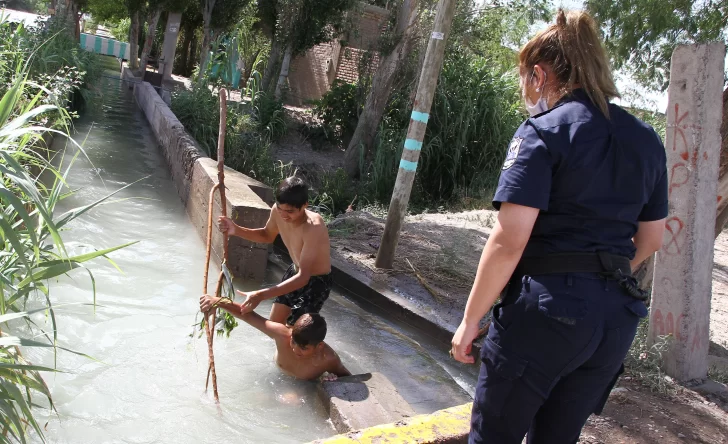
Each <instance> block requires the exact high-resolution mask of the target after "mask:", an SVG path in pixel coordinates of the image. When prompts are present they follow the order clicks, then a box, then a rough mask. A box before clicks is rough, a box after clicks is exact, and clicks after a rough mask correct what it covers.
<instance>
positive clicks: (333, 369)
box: [326, 350, 351, 376]
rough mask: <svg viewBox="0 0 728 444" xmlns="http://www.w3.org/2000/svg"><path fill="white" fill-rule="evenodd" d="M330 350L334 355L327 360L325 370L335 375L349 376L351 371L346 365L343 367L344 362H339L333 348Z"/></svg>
mask: <svg viewBox="0 0 728 444" xmlns="http://www.w3.org/2000/svg"><path fill="white" fill-rule="evenodd" d="M331 352H332V353H333V354H334V355H333V356H332V358H331V359H330V360H329V365H328V369H326V371H327V372H329V373H331V374H334V375H336V376H351V372H350V371H349V370H348V369H347V368H346V367H344V364H343V363H342V362H341V359H340V358H339V355H338V354H337V353H336V352H335V351H333V350H331Z"/></svg>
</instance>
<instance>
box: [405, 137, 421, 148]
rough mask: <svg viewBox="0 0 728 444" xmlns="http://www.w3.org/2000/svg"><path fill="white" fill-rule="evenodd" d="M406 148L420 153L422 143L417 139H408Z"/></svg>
mask: <svg viewBox="0 0 728 444" xmlns="http://www.w3.org/2000/svg"><path fill="white" fill-rule="evenodd" d="M404 147H405V148H407V149H408V150H414V151H419V150H421V149H422V142H420V141H419V140H415V139H406V140H405V141H404Z"/></svg>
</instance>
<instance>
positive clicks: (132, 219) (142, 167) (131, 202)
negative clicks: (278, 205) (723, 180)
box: [28, 79, 476, 444]
mask: <svg viewBox="0 0 728 444" xmlns="http://www.w3.org/2000/svg"><path fill="white" fill-rule="evenodd" d="M100 89H101V91H102V93H103V97H102V98H100V99H98V100H97V101H96V102H95V103H94V104H93V105H92V106H91V107H90V109H89V110H87V111H86V112H85V114H84V115H83V116H82V118H81V119H80V120H79V121H78V122H77V124H76V128H77V131H78V135H77V139H79V140H83V139H84V138H86V141H85V150H86V153H87V154H88V157H89V158H90V162H89V160H87V159H85V158H84V157H83V156H80V157H79V158H78V159H77V161H76V164H75V165H74V167H73V169H72V173H71V174H70V177H69V184H70V186H71V187H72V188H73V189H76V190H77V192H76V193H75V194H74V195H72V196H71V197H69V198H68V199H65V200H64V201H63V202H62V207H63V208H62V210H64V209H70V208H73V207H76V206H80V205H84V204H86V203H89V202H91V201H94V200H96V199H98V198H100V197H102V196H104V195H105V194H107V193H109V192H111V191H113V190H116V189H118V188H119V187H121V186H124V185H126V184H128V183H131V182H134V181H137V180H139V179H142V178H144V177H146V176H149V177H148V178H147V179H144V180H143V181H141V182H139V183H137V184H135V185H133V186H131V187H130V188H129V189H127V190H125V191H124V192H122V193H120V194H119V195H118V196H116V199H115V201H114V203H112V204H109V205H105V206H102V207H100V208H98V209H96V210H94V211H93V212H92V213H90V214H88V215H86V216H84V217H82V218H81V219H79V220H77V221H76V222H75V223H73V224H72V225H71V226H70V229H69V230H68V231H66V232H65V233H64V238H65V239H66V241H67V246H68V248H69V250H70V252H71V253H78V252H83V251H88V249H89V248H90V245H93V246H94V247H96V248H108V247H111V246H114V245H119V244H122V243H126V242H130V241H139V243H137V244H135V245H133V246H131V247H128V248H126V249H123V250H121V251H118V252H116V253H113V254H112V255H111V257H112V258H113V260H114V261H115V262H116V263H117V264H118V265H119V267H120V268H121V269H122V271H123V273H120V272H119V271H118V270H116V269H115V268H114V267H113V266H112V265H111V264H109V263H107V262H104V261H103V260H99V261H96V262H95V263H94V264H93V273H94V277H95V279H96V284H97V288H96V290H97V302H98V304H99V306H98V307H97V308H96V310H95V312H94V309H93V307H91V306H87V305H73V306H66V307H60V308H58V310H57V312H56V318H57V323H58V332H59V342H60V344H61V345H63V346H65V347H69V348H71V349H74V350H78V351H82V352H84V353H87V354H89V355H91V356H93V357H94V358H96V359H98V360H99V361H100V362H97V361H93V360H89V359H88V358H85V357H82V356H77V355H73V354H70V353H66V352H61V353H60V354H59V355H58V362H57V364H58V368H59V369H61V370H64V371H66V372H67V373H59V374H55V375H48V376H47V382H48V385H49V387H50V389H51V392H52V394H53V399H54V402H55V405H56V408H57V411H58V414H57V415H56V414H53V415H46V412H47V411H42V410H40V409H39V412H41V415H45V416H46V417H45V418H44V422H45V421H47V427H46V430H47V431H46V437H47V439H48V441H49V442H52V443H196V444H197V443H202V442H223V441H225V442H249V443H277V442H281V443H288V442H306V441H309V440H312V439H316V438H321V437H326V436H330V435H333V434H334V433H335V432H334V430H333V429H332V427H331V426H330V424H329V423H328V422H327V420H326V417H325V415H324V412H323V408H322V406H321V405H320V403H319V402H318V400H317V397H316V395H315V385H314V384H313V383H307V382H300V381H295V380H292V379H291V378H288V377H286V376H283V375H281V374H280V372H279V370H278V369H277V367H276V365H275V364H274V363H273V361H272V358H273V347H274V346H273V342H272V341H271V340H270V339H268V338H267V337H265V336H264V335H262V334H261V333H258V332H257V331H255V330H253V329H251V328H250V327H248V326H247V325H241V326H240V327H238V328H237V329H236V330H235V331H234V332H233V334H232V335H231V337H230V338H228V339H224V338H218V339H216V343H215V344H216V346H215V357H216V363H217V373H218V382H219V392H220V401H221V403H220V405H219V406H216V405H215V404H214V402H213V401H212V396H211V393H205V391H204V381H205V373H206V370H207V344H206V340H205V338H204V336H203V337H202V338H198V337H197V336H195V337H194V338H190V337H189V335H190V333H191V332H192V331H193V327H192V325H193V323H194V322H195V320H196V313H197V308H198V305H197V304H198V296H199V294H200V292H201V286H202V268H203V261H204V245H203V243H202V241H201V240H200V238H199V236H198V234H197V233H196V232H195V230H194V228H193V227H192V225H191V224H190V223H189V221H188V219H187V215H186V214H185V210H184V207H183V206H182V203H181V201H180V199H179V198H178V196H177V193H176V191H175V189H174V185H173V183H172V182H171V179H170V176H169V173H168V172H167V168H166V166H165V164H164V160H163V158H162V157H161V155H160V154H159V152H158V150H157V147H156V142H155V139H154V135H153V134H152V132H151V130H150V128H149V125H148V124H147V122H146V120H145V118H144V116H143V114H142V113H141V111H139V110H138V108H137V106H136V104H135V103H134V102H133V98H132V96H131V93H130V91H128V90H127V88H125V87H123V86H122V84H121V83H120V82H117V81H115V80H110V79H105V80H103V81H102V83H101V85H100ZM69 152H73V150H69ZM68 158H70V156H68V155H67V156H66V160H68ZM92 164H93V165H92ZM102 179H103V181H102ZM215 274H216V273H211V275H213V276H214V275H215ZM280 275H281V271H280V270H279V269H277V268H275V267H271V269H270V271H269V276H268V279H267V280H268V281H269V282H275V281H277V280H279V279H280ZM50 288H51V299H52V301H53V303H54V304H57V305H60V304H66V303H76V302H86V303H88V302H91V301H92V292H91V283H90V280H89V278H88V276H87V275H86V274H84V272H83V271H81V270H76V271H75V272H74V273H73V274H72V276H71V277H70V278H63V279H60V280H58V281H57V282H53V283H51V287H50ZM269 307H270V304H269V303H268V304H262V305H261V307H260V308H259V312H260V313H263V314H267V313H268V312H269ZM322 314H323V315H324V316H325V317H326V319H327V321H328V323H329V332H330V333H329V337H328V338H327V341H328V342H329V343H330V344H332V346H333V347H334V348H335V349H336V350H337V351H338V352H339V354H340V355H341V357H342V359H343V360H344V362H345V364H346V365H347V366H348V367H349V368H350V369H351V370H352V371H355V372H368V371H379V372H382V373H384V374H385V375H386V376H387V377H388V378H389V379H390V380H391V381H392V382H393V383H394V385H395V386H396V387H397V388H398V389H399V391H400V392H401V393H402V395H403V397H404V398H405V399H406V400H407V401H408V402H410V403H411V404H412V406H413V407H414V408H415V410H417V411H418V412H429V411H434V410H436V409H439V408H445V407H449V406H451V405H456V404H459V403H461V402H465V401H466V400H467V397H466V396H464V394H463V391H462V389H460V387H459V386H458V384H457V383H456V382H455V381H454V380H453V376H454V377H455V378H456V379H457V380H458V382H459V383H460V385H462V386H464V387H466V388H467V387H471V386H472V384H473V381H474V380H475V375H476V373H475V371H476V369H474V368H473V369H469V370H468V371H467V372H466V373H464V374H461V371H462V370H463V369H462V368H461V367H458V366H454V365H453V363H452V362H451V361H449V360H448V359H447V356H446V355H445V353H444V352H442V351H441V350H437V349H436V347H434V346H433V345H432V344H429V343H428V342H427V341H426V340H425V339H422V338H418V339H412V338H413V337H415V335H413V334H412V333H411V332H407V331H405V330H403V329H402V328H400V327H398V326H396V325H393V324H391V323H389V322H387V321H384V320H382V319H381V318H378V317H376V316H373V315H371V314H369V313H367V312H366V311H364V310H362V309H361V308H359V307H358V306H357V305H355V304H354V303H352V302H351V301H349V300H348V299H346V298H345V297H344V296H342V295H339V294H337V293H335V292H334V293H332V296H331V298H330V299H329V301H327V303H326V306H325V307H324V310H323V311H322ZM34 320H35V321H36V322H37V323H38V324H39V325H41V326H43V327H44V328H46V329H50V322H48V320H47V319H46V318H44V317H43V316H41V315H38V316H36V317H35V318H34ZM28 357H29V358H30V359H31V360H32V361H33V362H35V363H38V364H45V365H51V366H52V365H53V356H52V354H50V353H41V352H39V351H38V350H32V351H30V353H29V354H28ZM451 375H453V376H451ZM468 390H470V389H468ZM36 441H37V440H36Z"/></svg>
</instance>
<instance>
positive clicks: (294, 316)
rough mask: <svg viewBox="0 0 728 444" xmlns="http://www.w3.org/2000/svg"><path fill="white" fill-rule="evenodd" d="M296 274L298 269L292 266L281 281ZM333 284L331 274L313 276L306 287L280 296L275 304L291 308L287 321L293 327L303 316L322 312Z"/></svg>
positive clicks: (275, 300)
mask: <svg viewBox="0 0 728 444" xmlns="http://www.w3.org/2000/svg"><path fill="white" fill-rule="evenodd" d="M295 274H296V267H295V265H294V264H291V266H290V267H288V270H286V273H285V274H284V275H283V279H281V281H285V280H286V279H289V278H290V277H291V276H293V275H295ZM332 284H333V278H332V277H331V273H329V274H325V275H320V276H311V278H309V280H308V283H307V284H306V285H304V286H303V287H301V288H299V289H298V290H294V291H292V292H290V293H288V294H284V295H283V296H278V297H277V298H275V299H274V300H273V302H275V303H278V304H283V305H285V306H287V307H291V315H290V316H288V319H286V323H287V324H288V325H293V324H295V323H296V321H297V320H298V318H300V317H301V315H303V314H305V313H318V312H319V311H321V307H323V306H324V301H326V299H328V297H329V292H331V285H332Z"/></svg>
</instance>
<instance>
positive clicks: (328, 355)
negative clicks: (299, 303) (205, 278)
mask: <svg viewBox="0 0 728 444" xmlns="http://www.w3.org/2000/svg"><path fill="white" fill-rule="evenodd" d="M243 305H244V304H235V303H230V302H221V300H220V298H219V297H214V296H210V295H203V296H202V297H201V298H200V310H201V311H202V312H203V313H207V312H208V311H209V310H210V309H212V308H213V307H220V308H222V309H223V310H227V311H228V312H230V313H231V314H232V315H233V316H235V317H237V318H240V319H242V320H243V321H245V322H247V323H248V324H250V325H251V326H253V327H255V328H257V329H258V330H260V331H262V332H263V333H265V334H266V335H268V336H269V337H271V338H272V339H273V340H274V341H275V342H276V356H275V361H276V364H278V367H279V368H280V369H281V370H282V371H283V373H286V374H287V375H289V376H293V377H294V378H298V379H305V380H312V379H316V378H318V377H319V376H321V375H322V374H324V373H326V372H328V373H329V374H330V376H329V377H326V378H325V379H326V380H333V379H336V377H338V376H349V375H351V373H350V372H349V370H347V369H346V367H344V364H342V363H341V360H340V359H339V355H337V354H336V352H335V351H334V350H333V349H332V348H331V347H329V345H328V344H326V343H325V342H324V338H325V337H326V321H325V320H324V318H323V317H322V316H321V315H320V314H318V313H310V314H309V313H305V314H303V315H301V316H300V317H299V318H298V320H296V322H295V323H294V324H293V326H287V325H283V324H281V323H279V322H271V321H269V320H268V319H265V318H264V317H262V316H261V315H259V314H257V313H255V312H245V313H243Z"/></svg>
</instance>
